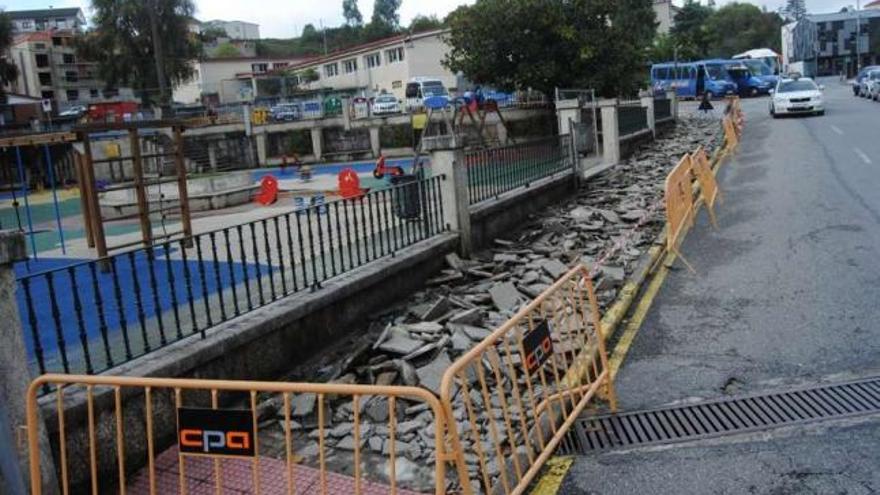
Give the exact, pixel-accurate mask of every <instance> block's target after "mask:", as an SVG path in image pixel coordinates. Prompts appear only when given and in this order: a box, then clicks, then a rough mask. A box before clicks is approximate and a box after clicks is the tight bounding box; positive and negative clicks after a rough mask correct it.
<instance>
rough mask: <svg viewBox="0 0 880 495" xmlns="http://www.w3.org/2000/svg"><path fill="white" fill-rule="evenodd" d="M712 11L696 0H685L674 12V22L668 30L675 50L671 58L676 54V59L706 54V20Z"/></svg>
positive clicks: (686, 58)
mask: <svg viewBox="0 0 880 495" xmlns="http://www.w3.org/2000/svg"><path fill="white" fill-rule="evenodd" d="M713 13H714V10H713V9H712V8H711V7H705V6H703V5H702V4H700V2H697V1H696V0H687V2H686V3H685V4H684V5H683V6H682V8H681V9H680V10H679V11H678V12H677V13H676V14H675V23H674V25H673V26H672V29H671V30H670V35H671V36H672V39H671V42H672V43H673V46H674V48H675V51H676V53H675V54H673V58H676V57H675V55H677V59H678V60H693V59H699V58H704V57H705V56H706V54H707V52H708V49H709V40H708V34H707V32H706V21H708V20H709V18H710V17H712V14H713ZM669 60H672V59H669Z"/></svg>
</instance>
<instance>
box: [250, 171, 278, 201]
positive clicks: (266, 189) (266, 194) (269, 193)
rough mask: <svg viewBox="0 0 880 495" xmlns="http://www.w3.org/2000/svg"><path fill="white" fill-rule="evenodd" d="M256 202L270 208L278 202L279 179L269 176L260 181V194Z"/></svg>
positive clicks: (255, 199)
mask: <svg viewBox="0 0 880 495" xmlns="http://www.w3.org/2000/svg"><path fill="white" fill-rule="evenodd" d="M254 201H256V202H257V203H260V204H261V205H263V206H269V205H271V204H273V203H275V202H276V201H278V179H276V178H275V177H273V176H271V175H267V176H265V177H263V178H262V180H260V192H259V193H257V196H256V197H255V198H254Z"/></svg>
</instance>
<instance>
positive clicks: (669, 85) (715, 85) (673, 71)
mask: <svg viewBox="0 0 880 495" xmlns="http://www.w3.org/2000/svg"><path fill="white" fill-rule="evenodd" d="M651 87H653V88H654V91H669V90H674V91H675V94H676V95H678V96H680V97H683V98H699V97H701V96H703V94H704V93H705V94H708V95H709V97H710V98H714V97H716V96H724V95H728V94H735V93H736V90H737V86H736V83H734V82H733V81H731V80H729V77H728V75H727V70H726V69H725V66H724V64H723V63H714V62H708V63H707V62H706V61H699V62H669V63H662V64H654V65H652V66H651Z"/></svg>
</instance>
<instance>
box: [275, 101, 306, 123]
mask: <svg viewBox="0 0 880 495" xmlns="http://www.w3.org/2000/svg"><path fill="white" fill-rule="evenodd" d="M269 115H270V116H271V117H272V120H276V121H290V120H299V119H301V118H302V110H300V108H299V105H297V104H296V103H279V104H277V105H275V106H274V107H272V108H270V109H269Z"/></svg>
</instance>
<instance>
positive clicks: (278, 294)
mask: <svg viewBox="0 0 880 495" xmlns="http://www.w3.org/2000/svg"><path fill="white" fill-rule="evenodd" d="M442 180H444V177H442V176H438V177H431V178H427V179H421V180H417V179H414V180H413V181H412V182H409V183H406V184H400V185H396V186H392V187H390V188H386V189H381V190H375V191H370V192H368V193H367V194H364V195H363V196H360V197H357V198H348V199H339V200H334V201H331V202H327V203H323V204H312V205H310V206H306V207H302V208H299V209H296V210H291V211H288V212H285V213H282V214H280V215H275V216H271V217H267V218H263V219H259V220H255V221H252V222H249V223H245V224H241V225H234V226H229V227H225V228H222V229H219V230H215V231H211V232H204V233H200V234H197V235H194V236H193V237H192V238H189V239H186V238H183V239H173V240H168V241H166V242H162V243H157V244H154V245H153V246H152V247H144V248H139V249H136V250H133V251H128V252H125V253H120V254H116V255H113V256H108V257H105V258H101V259H97V260H90V261H86V262H81V263H77V264H72V265H69V266H64V267H62V268H57V269H51V270H46V271H42V272H39V273H34V274H28V275H25V276H22V277H20V278H19V280H18V281H19V288H18V294H17V296H18V303H19V308H20V311H21V314H22V315H23V318H22V319H23V320H24V322H23V331H24V332H25V341H26V344H27V347H28V351H29V354H30V355H29V360H30V362H31V364H32V366H33V368H34V371H35V372H39V373H40V374H43V373H47V372H64V373H86V374H95V373H100V372H102V371H105V370H107V369H110V368H113V367H114V366H118V365H120V364H123V363H126V362H128V361H130V360H132V359H134V358H137V357H139V356H143V355H145V354H148V353H150V352H152V351H155V350H157V349H159V348H162V347H164V346H166V345H169V344H171V343H174V342H177V341H179V340H181V339H184V338H186V337H189V336H191V335H194V334H201V336H202V338H204V337H205V331H206V330H208V329H210V328H212V327H215V326H217V325H219V324H220V323H223V322H225V321H228V320H230V319H232V318H235V317H238V316H240V315H243V314H245V313H248V312H250V311H253V310H254V309H257V308H259V307H262V306H265V305H267V304H269V303H271V302H273V301H276V300H278V299H280V298H282V297H285V296H287V295H290V294H294V293H297V292H300V291H304V290H315V289H317V288H319V287H320V285H321V283H322V282H324V281H326V280H328V279H331V278H333V277H335V276H338V275H340V274H343V273H346V272H348V271H351V270H353V269H355V268H357V267H360V266H363V265H365V264H367V263H369V262H371V261H373V260H376V259H378V258H382V257H384V256H387V255H393V254H394V253H395V252H396V251H398V250H400V249H402V248H405V247H407V246H411V245H413V244H415V243H417V242H419V241H422V240H425V239H428V238H430V237H432V236H434V235H437V234H439V233H441V232H443V231H445V230H446V226H445V224H444V222H443V211H442V200H441V187H440V185H441V181H442ZM313 203H314V201H313Z"/></svg>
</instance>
